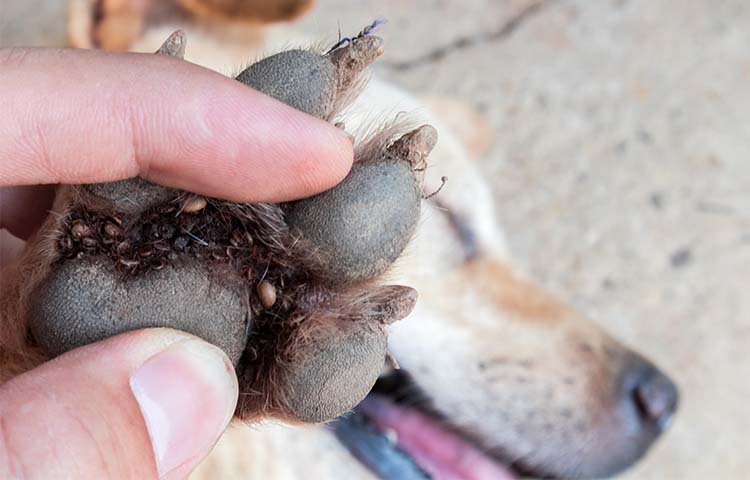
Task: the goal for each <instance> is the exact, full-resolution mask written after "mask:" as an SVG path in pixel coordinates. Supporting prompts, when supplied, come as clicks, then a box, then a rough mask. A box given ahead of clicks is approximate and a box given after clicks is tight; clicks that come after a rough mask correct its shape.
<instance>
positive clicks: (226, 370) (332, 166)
mask: <svg viewBox="0 0 750 480" xmlns="http://www.w3.org/2000/svg"><path fill="white" fill-rule="evenodd" d="M0 71H2V72H3V73H2V75H0V105H3V111H4V114H3V115H2V116H1V117H0V228H4V229H7V230H8V231H10V232H11V233H13V234H14V235H15V236H17V237H19V238H21V239H25V238H28V237H29V236H30V235H31V234H33V232H34V231H35V230H36V228H37V227H38V225H39V224H40V222H41V220H42V219H43V218H44V216H46V214H47V211H48V209H49V206H50V203H51V201H52V198H53V192H54V188H55V187H54V185H56V184H61V183H73V184H79V183H95V182H105V181H114V180H119V179H124V178H129V177H133V176H141V177H143V178H145V179H148V180H150V181H152V182H156V183H160V184H162V185H166V186H170V187H175V188H180V189H184V190H189V191H193V192H196V193H200V194H204V195H209V196H212V197H217V198H223V199H227V200H232V201H243V202H250V201H252V202H279V201H287V200H293V199H298V198H303V197H307V196H310V195H313V194H315V193H318V192H321V191H323V190H326V189H328V188H330V187H332V186H333V185H335V184H336V183H338V182H339V181H340V180H341V179H342V178H344V177H345V176H346V174H347V172H348V171H349V168H350V167H351V162H352V147H351V141H350V139H349V137H348V136H347V135H346V134H344V133H343V132H341V131H340V130H339V129H337V128H335V127H333V126H331V125H330V124H328V123H326V122H324V121H322V120H318V119H315V118H313V117H311V116H308V115H305V114H303V113H300V112H297V111H295V110H294V109H292V108H291V107H288V106H286V105H283V104H282V103H280V102H277V101H275V100H272V99H270V98H268V97H266V96H264V95H262V94H260V93H258V92H256V91H254V90H252V89H249V88H247V87H246V86H244V85H242V84H240V83H238V82H236V81H234V80H232V79H228V78H225V77H223V76H221V75H218V74H216V73H213V72H211V71H208V70H205V69H202V68H200V67H197V66H195V65H191V64H189V63H187V62H182V61H178V60H175V59H171V58H168V57H164V56H157V55H142V54H124V53H123V54H113V53H103V52H92V51H77V50H56V49H5V50H2V49H0ZM5 238H7V237H0V249H2V250H3V251H0V259H3V262H8V261H11V260H12V254H11V253H10V252H11V251H17V247H18V245H17V243H13V242H10V241H4V240H2V239H5ZM2 267H3V265H0V268H2ZM0 278H1V277H0ZM0 288H2V282H0ZM175 391H179V392H181V394H180V395H174V394H173V392H175ZM184 398H190V399H191V401H190V402H184V401H182V399H184ZM236 400H237V381H236V377H235V375H234V372H233V369H232V368H231V364H230V363H229V362H228V360H227V358H226V356H225V355H224V353H222V352H221V351H220V350H219V349H217V348H216V347H213V346H211V345H209V344H207V343H205V342H203V341H200V340H198V339H196V338H195V337H192V336H189V335H187V334H183V333H179V332H175V331H172V330H167V329H149V330H141V331H135V332H130V333H127V334H123V335H118V336H116V337H113V338H110V339H108V340H105V341H103V342H99V343H97V344H93V345H89V346H86V347H83V348H80V349H77V350H73V351H71V352H68V353H66V354H64V355H61V356H60V357H58V358H56V359H54V360H52V361H51V362H48V363H47V364H45V365H43V366H41V367H39V368H37V369H35V370H32V371H30V372H27V373H26V374H23V375H21V376H19V377H16V378H14V379H13V380H11V381H9V382H8V383H6V384H4V385H2V386H0V432H2V435H0V477H2V478H14V477H16V476H22V477H23V478H60V477H71V478H131V477H132V478H184V477H185V476H186V475H187V474H188V473H189V472H190V471H191V470H192V469H193V468H194V467H195V466H196V465H197V464H198V463H199V461H200V459H201V458H203V457H204V456H205V455H206V454H207V453H208V451H209V450H210V448H211V447H212V446H213V444H214V443H215V442H216V440H217V439H218V437H219V435H220V434H221V432H222V431H223V430H224V428H225V427H226V425H227V423H228V422H229V419H230V418H231V415H232V412H233V411H234V408H235V405H236ZM158 425H168V427H169V428H159V427H158ZM146 459H151V460H149V461H146Z"/></svg>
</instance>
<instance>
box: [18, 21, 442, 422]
mask: <svg viewBox="0 0 750 480" xmlns="http://www.w3.org/2000/svg"><path fill="white" fill-rule="evenodd" d="M184 46H185V39H184V35H183V34H181V33H180V32H176V33H175V34H173V35H172V36H171V37H170V38H169V39H168V40H167V41H166V42H165V44H164V45H163V46H162V48H160V49H159V51H158V52H157V53H160V54H167V55H173V56H182V54H183V53H184ZM381 53H382V41H381V40H380V39H379V38H377V37H373V36H371V35H369V34H362V35H360V36H358V37H355V38H354V39H351V40H349V41H348V43H346V44H345V45H337V46H336V48H334V49H332V50H331V51H329V52H327V53H316V52H312V51H305V50H290V51H287V52H282V53H279V54H277V55H274V56H271V57H268V58H266V59H264V60H261V61H259V62H257V63H255V64H253V65H251V66H250V67H248V68H247V69H246V70H244V71H243V72H242V73H240V75H239V76H238V77H237V79H238V80H239V81H241V82H242V83H245V84H246V85H249V86H251V87H253V88H256V89H258V90H260V91H262V92H264V93H266V94H268V95H270V96H273V97H275V98H277V99H279V100H281V101H283V102H286V103H287V104H289V105H291V106H293V107H295V108H298V109H299V110H302V111H304V112H307V113H309V114H311V115H315V116H317V117H319V118H322V119H325V120H333V119H334V117H335V116H336V115H337V113H338V112H340V110H341V108H343V106H344V105H345V104H346V102H347V101H348V100H350V99H351V98H352V97H353V96H354V95H355V94H356V92H357V90H356V89H357V86H358V85H359V83H360V82H361V80H360V78H361V73H362V71H363V70H364V69H365V67H366V66H367V65H368V64H369V63H371V62H372V61H373V60H374V59H375V58H376V57H378V56H379V55H380V54H381ZM375 130H376V133H375V134H372V135H370V137H369V138H368V139H366V140H365V141H363V142H362V144H361V145H360V146H359V147H358V148H357V149H356V152H355V164H354V166H353V168H352V170H351V172H350V173H349V175H348V176H347V177H346V178H345V179H344V180H343V181H342V182H341V183H340V184H339V185H337V186H336V187H334V188H332V189H330V190H328V191H326V192H324V193H321V194H319V195H316V196H314V197H311V198H308V199H304V200H299V201H295V202H289V203H286V204H280V205H279V204H240V203H231V202H226V201H222V200H217V199H212V198H206V197H200V196H196V195H193V194H191V193H188V192H183V191H179V190H175V189H171V188H166V187H162V186H158V185H154V184H152V183H150V182H148V181H146V180H143V179H129V180H124V181H119V182H112V183H106V184H93V185H85V186H80V187H70V188H69V189H68V190H65V191H64V193H62V194H61V195H63V196H62V197H61V198H58V203H57V204H58V206H59V207H60V211H59V212H58V213H59V214H60V215H59V217H58V219H57V220H56V222H54V223H53V224H50V225H51V226H50V228H49V229H48V230H49V231H47V232H44V235H43V237H44V238H47V239H48V243H47V244H46V247H45V248H47V250H51V251H52V253H51V255H49V262H48V263H49V265H47V266H48V267H49V268H48V273H47V274H46V275H45V276H43V278H42V279H41V280H39V281H38V282H37V283H36V285H35V286H34V288H33V289H30V291H31V292H32V293H31V294H30V295H28V297H27V298H26V302H27V304H26V312H27V314H26V317H27V319H28V326H29V328H30V331H31V333H32V336H33V339H34V341H35V342H36V343H37V344H38V345H39V346H41V347H42V348H43V349H44V350H45V351H46V352H47V353H48V354H49V355H51V356H55V355H59V354H61V353H63V352H65V351H67V350H70V349H72V348H76V347H78V346H81V345H85V344H88V343H91V342H94V341H97V340H101V339H103V338H107V337H109V336H112V335H115V334H118V333H121V332H125V331H128V330H133V329H138V328H144V327H169V328H175V329H179V330H183V331H186V332H189V333H192V334H194V335H197V336H199V337H202V338H204V339H205V340H207V341H209V342H211V343H214V344H215V345H217V346H219V347H220V348H222V349H223V350H224V351H225V352H226V353H227V354H228V355H229V357H230V358H231V359H232V361H233V362H234V364H235V367H236V370H237V373H238V378H239V379H240V388H241V391H242V395H241V398H240V402H239V404H238V410H237V415H238V416H239V417H241V418H247V419H252V418H257V417H260V416H263V415H274V416H277V417H282V418H285V419H297V420H301V421H309V422H319V421H324V420H327V419H330V418H333V417H335V416H338V415H340V414H342V413H344V412H346V411H347V410H349V409H350V408H352V407H353V406H354V405H356V404H357V403H358V402H359V401H360V400H361V399H362V398H364V396H365V395H366V394H367V392H368V391H369V389H370V388H371V387H372V385H373V384H374V383H375V380H376V378H377V376H378V374H379V372H380V371H381V369H382V366H383V362H384V359H385V356H386V329H385V326H386V325H387V324H389V323H391V322H393V321H395V320H399V319H401V318H403V317H405V316H406V315H407V314H408V313H409V312H410V311H411V309H412V308H413V306H414V304H415V302H416V292H415V291H414V290H412V289H410V288H408V287H397V286H378V285H377V281H378V279H379V278H380V276H381V275H382V274H383V273H385V272H386V271H387V270H388V268H389V267H390V266H391V265H392V264H393V262H394V261H395V260H396V259H397V258H398V257H399V256H400V255H401V252H402V251H403V249H404V248H405V247H406V245H407V243H408V241H409V239H410V238H411V236H412V235H413V233H414V230H415V228H416V225H417V222H418V219H419V210H420V203H421V200H422V198H423V197H422V185H421V183H422V172H423V170H424V168H425V165H426V160H427V155H428V154H429V153H430V151H431V150H432V148H433V146H434V144H435V141H436V132H435V130H434V129H433V128H432V127H430V126H428V125H424V126H421V127H419V128H415V129H410V130H408V129H405V128H402V127H399V126H398V125H394V126H390V127H388V128H380V129H375ZM49 239H51V240H49ZM50 242H51V243H50ZM40 248H41V247H40ZM48 253H49V252H48Z"/></svg>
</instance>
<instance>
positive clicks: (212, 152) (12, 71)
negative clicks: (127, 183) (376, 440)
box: [0, 49, 352, 201]
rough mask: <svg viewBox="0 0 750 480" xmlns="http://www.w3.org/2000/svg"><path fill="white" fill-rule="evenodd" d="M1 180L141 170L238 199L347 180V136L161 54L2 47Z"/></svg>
mask: <svg viewBox="0 0 750 480" xmlns="http://www.w3.org/2000/svg"><path fill="white" fill-rule="evenodd" d="M0 71H2V72H3V74H2V75H0V105H2V106H3V114H2V115H0V186H2V185H30V184H40V183H42V184H49V183H91V182H105V181H113V180H118V179H122V178H128V177H133V176H136V175H141V176H143V177H145V178H147V179H149V180H152V181H154V182H157V183H162V184H164V185H168V186H173V187H177V188H182V189H186V190H191V191H194V192H197V193H201V194H205V195H211V196H215V197H221V198H226V199H229V200H235V201H280V200H290V199H294V198H300V197H303V196H309V195H312V194H314V193H317V192H320V191H322V190H325V189H327V188H330V187H331V186H333V185H335V184H336V183H337V182H338V181H340V180H341V179H342V178H343V177H344V176H345V175H346V173H347V172H348V170H349V168H350V166H351V162H352V146H351V141H350V140H349V139H348V137H347V136H346V135H345V134H344V133H343V132H341V131H340V130H339V129H337V128H335V127H333V126H332V125H330V124H328V123H327V122H324V121H322V120H318V119H316V118H313V117H311V116H308V115H305V114H303V113H301V112H298V111H296V110H294V109H292V108H291V107H288V106H286V105H284V104H282V103H280V102H277V101H275V100H273V99H271V98H269V97H266V96H265V95H262V94H260V93H258V92H256V91H255V90H253V89H251V88H248V87H246V86H245V85H242V84H241V83H239V82H237V81H235V80H232V79H229V78H226V77H223V76H221V75H219V74H217V73H214V72H211V71H209V70H206V69H204V68H201V67H198V66H196V65H193V64H190V63H188V62H184V61H181V60H178V59H175V58H168V57H165V56H162V55H148V54H134V53H109V52H98V51H89V50H72V49H68V50H56V49H4V50H2V49H0Z"/></svg>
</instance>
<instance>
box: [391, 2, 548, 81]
mask: <svg viewBox="0 0 750 480" xmlns="http://www.w3.org/2000/svg"><path fill="white" fill-rule="evenodd" d="M556 1H557V0H541V1H538V2H535V3H532V4H531V5H528V6H526V7H525V8H523V9H521V10H520V11H519V12H518V13H516V14H515V15H513V16H512V17H511V18H509V19H508V20H507V21H506V22H505V23H504V24H503V25H502V26H501V27H500V28H499V29H497V30H490V31H486V32H480V33H476V34H473V35H464V36H460V37H458V38H456V39H455V40H453V41H452V42H450V43H448V44H446V45H442V46H440V47H437V48H434V49H432V50H430V51H429V52H427V53H424V54H422V55H419V56H417V57H415V58H412V59H409V60H401V61H393V62H381V65H383V66H385V67H386V68H390V69H392V70H396V71H400V72H403V71H407V70H413V69H415V68H418V67H421V66H423V65H426V64H429V63H434V62H437V61H440V60H442V59H443V58H445V57H447V56H448V55H451V54H453V53H455V52H458V51H460V50H466V49H468V48H471V47H474V46H476V45H479V44H482V43H490V42H498V41H503V40H506V39H508V38H510V36H511V35H513V34H514V33H515V32H516V31H517V30H518V29H519V28H520V27H521V25H523V24H524V23H525V22H526V21H527V20H529V19H531V18H533V17H535V16H537V15H539V14H540V13H542V11H544V9H545V8H547V7H549V6H550V5H552V4H553V3H555V2H556Z"/></svg>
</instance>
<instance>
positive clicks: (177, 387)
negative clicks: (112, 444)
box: [130, 339, 238, 477]
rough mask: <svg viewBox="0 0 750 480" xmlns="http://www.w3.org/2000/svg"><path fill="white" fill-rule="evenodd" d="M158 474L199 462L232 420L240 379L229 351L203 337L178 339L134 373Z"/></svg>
mask: <svg viewBox="0 0 750 480" xmlns="http://www.w3.org/2000/svg"><path fill="white" fill-rule="evenodd" d="M130 388H131V390H132V391H133V395H134V396H135V399H136V400H137V401H138V406H139V407H140V409H141V414H142V415H143V419H144V420H145V422H146V427H147V429H148V434H149V437H150V438H151V445H152V447H153V449H154V457H155V459H156V466H157V469H158V472H159V477H163V476H164V475H166V474H168V473H170V472H172V471H174V470H176V469H179V468H181V467H185V466H189V465H193V464H197V462H198V461H199V460H200V459H202V458H203V456H205V455H206V454H207V453H208V451H209V450H210V449H211V447H213V445H214V444H215V443H216V441H217V440H218V438H219V436H220V435H221V433H222V432H223V431H224V429H225V428H226V427H227V425H228V424H229V421H230V420H231V419H232V414H233V413H234V408H235V406H236V403H237V392H238V387H237V377H236V375H235V373H234V368H233V367H232V365H231V363H229V360H228V359H227V357H226V355H224V353H223V352H222V351H221V350H219V349H218V348H216V347H214V346H213V345H210V344H208V343H206V342H203V341H200V340H192V339H191V340H186V341H182V342H178V343H175V344H173V345H172V346H170V347H169V348H167V349H166V350H164V351H162V352H160V353H158V354H156V355H154V356H153V357H151V358H149V359H148V360H147V361H146V362H145V363H144V364H143V365H141V366H140V367H139V368H138V370H136V371H135V373H134V374H133V375H132V376H131V377H130Z"/></svg>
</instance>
